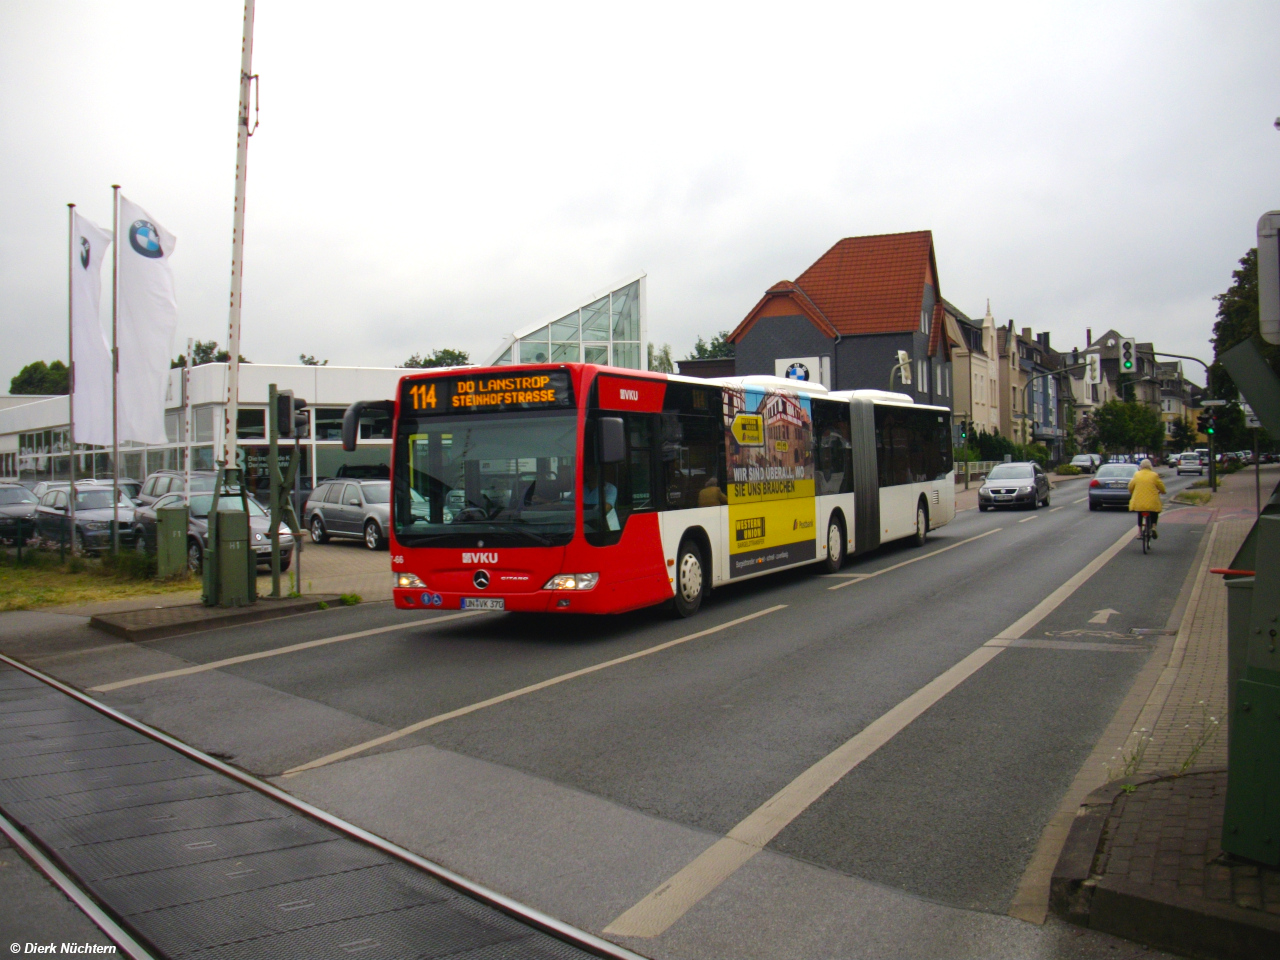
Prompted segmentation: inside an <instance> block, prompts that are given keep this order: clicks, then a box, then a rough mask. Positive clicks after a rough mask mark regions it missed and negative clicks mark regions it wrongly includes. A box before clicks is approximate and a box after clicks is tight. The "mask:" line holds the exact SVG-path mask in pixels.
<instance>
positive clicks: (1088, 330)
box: [1084, 327, 1093, 349]
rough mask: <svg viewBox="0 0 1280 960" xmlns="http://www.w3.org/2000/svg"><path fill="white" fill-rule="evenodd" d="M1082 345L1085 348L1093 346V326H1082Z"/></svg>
mask: <svg viewBox="0 0 1280 960" xmlns="http://www.w3.org/2000/svg"><path fill="white" fill-rule="evenodd" d="M1084 345H1085V349H1088V348H1089V347H1091V346H1093V327H1085V328H1084Z"/></svg>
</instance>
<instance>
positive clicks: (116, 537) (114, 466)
mask: <svg viewBox="0 0 1280 960" xmlns="http://www.w3.org/2000/svg"><path fill="white" fill-rule="evenodd" d="M119 316H120V184H118V183H113V184H112V185H111V552H112V553H113V554H119V553H120V399H119V391H120V347H119V345H118V344H117V343H116V330H117V327H118V321H119Z"/></svg>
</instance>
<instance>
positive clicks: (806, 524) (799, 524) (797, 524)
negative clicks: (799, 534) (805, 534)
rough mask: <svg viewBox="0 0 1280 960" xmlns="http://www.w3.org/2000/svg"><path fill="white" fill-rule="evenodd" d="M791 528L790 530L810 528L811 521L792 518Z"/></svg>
mask: <svg viewBox="0 0 1280 960" xmlns="http://www.w3.org/2000/svg"><path fill="white" fill-rule="evenodd" d="M791 529H792V530H812V529H813V521H812V520H793V521H791Z"/></svg>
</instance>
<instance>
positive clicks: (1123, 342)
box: [1120, 337, 1138, 373]
mask: <svg viewBox="0 0 1280 960" xmlns="http://www.w3.org/2000/svg"><path fill="white" fill-rule="evenodd" d="M1137 360H1138V345H1137V343H1136V341H1135V340H1134V339H1133V337H1121V338H1120V372H1121V373H1133V371H1134V369H1135V364H1136V363H1137Z"/></svg>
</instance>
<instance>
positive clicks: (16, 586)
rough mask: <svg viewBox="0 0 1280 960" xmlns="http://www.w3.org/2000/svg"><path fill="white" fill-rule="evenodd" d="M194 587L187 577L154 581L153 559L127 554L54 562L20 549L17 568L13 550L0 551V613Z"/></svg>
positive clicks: (53, 556) (46, 554) (43, 553)
mask: <svg viewBox="0 0 1280 960" xmlns="http://www.w3.org/2000/svg"><path fill="white" fill-rule="evenodd" d="M147 561H149V562H147ZM199 586H200V584H199V581H198V580H195V579H194V578H192V577H189V576H188V577H179V578H175V579H173V580H156V579H155V558H154V557H143V556H140V555H138V554H135V553H134V552H133V551H129V552H122V553H121V554H120V555H119V556H118V557H111V556H109V555H108V556H105V557H102V558H101V559H98V558H93V557H72V556H67V558H66V559H65V560H59V559H58V552H57V551H56V550H34V549H29V550H23V552H22V562H21V563H19V562H18V559H17V555H16V552H15V551H12V550H8V551H0V611H7V610H34V609H36V608H38V607H55V606H61V605H63V604H77V603H101V602H103V601H107V600H125V599H128V598H130V597H142V596H148V595H150V594H156V593H178V592H181V591H184V590H196V589H198V588H199Z"/></svg>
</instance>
